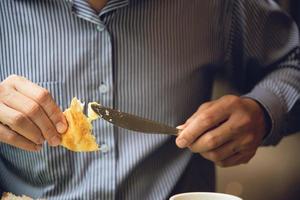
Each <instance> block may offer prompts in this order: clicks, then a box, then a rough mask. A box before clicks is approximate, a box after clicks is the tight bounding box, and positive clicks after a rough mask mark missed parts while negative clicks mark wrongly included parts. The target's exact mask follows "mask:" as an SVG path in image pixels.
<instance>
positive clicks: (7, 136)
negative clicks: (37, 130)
mask: <svg viewBox="0 0 300 200" xmlns="http://www.w3.org/2000/svg"><path fill="white" fill-rule="evenodd" d="M0 141H1V142H4V143H6V144H9V145H12V146H15V147H17V148H21V149H23V150H27V151H39V150H41V148H42V145H37V144H34V143H33V142H31V141H30V140H28V139H26V138H25V137H23V136H21V135H19V134H18V133H16V132H14V131H12V130H11V129H10V128H8V127H6V126H4V125H3V124H1V123H0Z"/></svg>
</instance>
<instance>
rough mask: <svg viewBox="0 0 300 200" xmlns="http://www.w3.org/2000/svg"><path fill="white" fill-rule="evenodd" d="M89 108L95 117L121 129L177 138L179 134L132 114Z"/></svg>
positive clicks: (173, 128)
mask: <svg viewBox="0 0 300 200" xmlns="http://www.w3.org/2000/svg"><path fill="white" fill-rule="evenodd" d="M91 108H92V110H93V111H94V112H95V113H96V114H97V115H99V117H100V118H102V119H104V120H106V121H107V122H109V123H112V124H114V125H115V126H117V127H122V128H125V129H128V130H132V131H138V132H143V133H157V134H168V135H175V136H177V135H178V133H179V132H180V130H179V129H177V128H175V127H172V126H168V125H166V124H162V123H159V122H156V121H153V120H149V119H145V118H142V117H139V116H136V115H133V114H129V113H125V112H121V111H119V110H115V109H112V108H108V107H104V106H102V105H99V104H91Z"/></svg>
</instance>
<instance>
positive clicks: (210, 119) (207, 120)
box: [199, 113, 214, 126]
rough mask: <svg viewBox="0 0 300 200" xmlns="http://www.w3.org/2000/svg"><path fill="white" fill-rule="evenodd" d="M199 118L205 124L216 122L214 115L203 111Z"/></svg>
mask: <svg viewBox="0 0 300 200" xmlns="http://www.w3.org/2000/svg"><path fill="white" fill-rule="evenodd" d="M199 120H200V123H201V124H203V125H204V126H210V125H211V124H212V123H213V122H214V116H213V115H211V114H209V113H201V114H200V115H199Z"/></svg>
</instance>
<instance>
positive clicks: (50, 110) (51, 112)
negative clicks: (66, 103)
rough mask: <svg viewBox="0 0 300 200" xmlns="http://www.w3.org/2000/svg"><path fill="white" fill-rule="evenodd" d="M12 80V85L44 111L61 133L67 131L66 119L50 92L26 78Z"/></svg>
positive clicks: (17, 77)
mask: <svg viewBox="0 0 300 200" xmlns="http://www.w3.org/2000/svg"><path fill="white" fill-rule="evenodd" d="M11 79H13V82H12V84H13V86H14V88H15V89H16V90H17V91H19V92H20V93H22V94H23V95H25V96H27V97H28V98H31V99H33V100H34V101H35V102H37V103H38V104H39V105H40V106H41V107H42V108H43V109H44V111H45V112H46V114H47V116H48V117H49V119H50V120H51V121H52V123H53V124H54V125H55V127H56V130H57V131H58V132H59V133H64V132H65V131H66V130H67V122H66V119H65V117H64V115H63V113H62V112H61V110H60V109H59V107H58V106H57V105H56V103H55V102H54V100H53V98H52V97H51V95H50V93H49V91H48V90H46V89H44V88H42V87H40V86H38V85H36V84H34V83H32V82H31V81H29V80H27V79H25V78H24V77H19V76H14V77H13V78H11Z"/></svg>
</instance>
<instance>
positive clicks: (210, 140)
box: [206, 135, 218, 149]
mask: <svg viewBox="0 0 300 200" xmlns="http://www.w3.org/2000/svg"><path fill="white" fill-rule="evenodd" d="M206 145H207V147H208V148H209V149H214V148H216V147H217V146H218V138H217V137H216V136H210V135H208V136H207V139H206Z"/></svg>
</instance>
